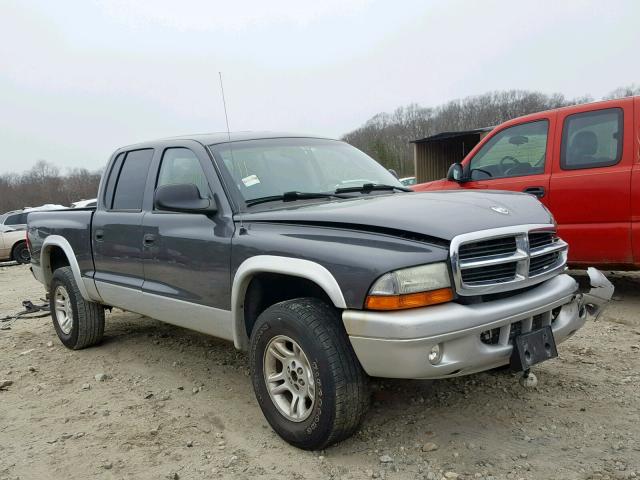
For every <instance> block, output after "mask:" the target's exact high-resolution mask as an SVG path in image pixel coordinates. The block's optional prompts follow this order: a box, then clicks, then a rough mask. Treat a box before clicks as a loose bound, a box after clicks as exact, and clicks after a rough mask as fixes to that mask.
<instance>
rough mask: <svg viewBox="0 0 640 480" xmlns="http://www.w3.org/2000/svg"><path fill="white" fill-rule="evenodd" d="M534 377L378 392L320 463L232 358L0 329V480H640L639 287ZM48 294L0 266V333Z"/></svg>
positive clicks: (158, 326)
mask: <svg viewBox="0 0 640 480" xmlns="http://www.w3.org/2000/svg"><path fill="white" fill-rule="evenodd" d="M610 278H612V280H613V281H614V283H615V284H616V288H617V290H616V294H615V297H614V302H613V303H612V305H611V307H610V308H609V310H607V312H606V313H605V315H604V317H603V318H601V319H600V320H598V321H597V322H591V321H590V322H589V323H588V324H587V326H586V327H585V328H584V329H582V330H581V331H580V332H579V333H578V334H577V335H576V336H575V337H574V338H572V339H570V340H569V341H567V342H566V343H564V344H562V345H561V346H560V347H559V353H560V356H559V358H557V359H554V360H552V361H549V362H546V363H544V364H541V365H539V366H537V367H536V368H535V370H534V371H535V373H536V374H537V376H538V379H539V384H538V387H537V388H535V389H524V388H523V387H521V386H520V385H519V384H518V382H517V376H514V375H513V374H510V373H506V372H502V373H499V372H495V373H483V374H478V375H473V376H470V377H463V378H457V379H449V380H440V381H375V382H373V393H372V408H371V410H370V412H369V414H368V415H367V417H366V419H365V421H364V424H363V425H362V428H361V430H360V432H359V433H358V434H356V435H355V436H354V437H353V438H351V439H349V440H347V441H345V442H343V443H341V444H340V445H337V446H334V447H332V448H329V449H327V450H326V451H323V452H304V451H300V450H297V449H295V448H293V447H290V446H289V445H287V444H286V443H284V442H283V441H281V440H280V439H279V438H278V437H277V436H276V435H275V434H274V433H273V432H272V431H271V429H270V428H269V427H268V425H267V423H266V421H265V420H264V418H263V417H262V414H261V412H260V409H259V408H258V405H257V403H256V401H255V399H254V396H253V393H252V390H251V385H250V379H249V377H248V368H247V359H246V357H245V355H244V354H242V353H239V352H236V351H235V350H234V348H233V346H232V345H231V344H228V343H225V342H222V341H219V340H216V339H214V338H211V337H207V336H205V335H201V334H197V333H192V332H189V331H187V330H184V329H181V328H177V327H172V326H169V325H164V324H162V323H159V322H157V321H154V320H151V319H148V318H145V317H141V316H139V315H135V314H131V313H125V312H122V311H119V310H114V311H113V313H110V314H107V327H106V332H105V339H104V341H103V343H102V345H100V346H99V347H95V348H90V349H86V350H81V351H69V350H67V349H65V348H64V347H63V346H62V344H61V343H60V342H59V341H58V339H57V337H56V335H55V332H54V329H53V326H52V325H51V320H50V318H49V317H46V318H39V319H20V320H17V321H15V322H5V323H2V324H1V325H0V327H1V328H4V329H3V330H0V385H5V384H6V383H9V382H12V383H11V384H10V385H6V386H5V387H3V388H1V389H0V479H17V478H20V479H40V478H43V479H44V478H54V479H58V478H65V479H79V478H87V477H97V478H104V479H112V478H113V479H129V478H131V479H133V478H135V479H147V478H149V479H164V478H169V479H178V478H179V479H192V478H193V479H200V478H232V479H250V478H265V479H283V478H285V479H295V480H301V479H316V478H318V479H332V478H335V479H361V478H388V479H405V478H418V479H422V478H426V479H437V480H440V479H442V478H446V479H455V478H458V479H467V478H484V479H492V478H493V479H521V478H523V479H551V478H553V479H607V478H611V479H626V478H640V386H639V385H640V319H639V318H638V315H637V312H640V288H638V287H640V276H638V275H637V274H614V275H611V276H610ZM43 293H44V292H43V289H42V287H41V286H40V285H39V284H38V283H37V282H36V281H35V280H34V279H33V278H32V277H31V274H30V273H29V270H28V268H27V267H25V266H17V265H10V264H4V265H0V317H3V316H4V315H7V314H10V313H12V312H16V311H18V310H20V302H21V301H22V300H23V299H31V300H34V302H35V301H36V300H37V299H39V298H40V297H42V296H43Z"/></svg>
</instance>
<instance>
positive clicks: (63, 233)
mask: <svg viewBox="0 0 640 480" xmlns="http://www.w3.org/2000/svg"><path fill="white" fill-rule="evenodd" d="M94 213H95V207H91V208H75V209H67V210H48V211H38V212H31V213H29V218H28V225H29V226H28V239H29V243H30V249H31V263H32V264H33V265H36V266H40V253H41V251H42V246H43V245H44V242H45V240H46V239H47V238H48V237H50V236H52V235H57V236H60V237H63V238H64V239H65V240H66V241H67V242H68V243H69V244H70V245H71V247H72V249H73V252H74V253H75V256H76V259H77V260H78V265H79V267H80V272H81V274H82V276H92V275H93V271H94V265H93V255H92V249H91V222H92V220H93V214H94Z"/></svg>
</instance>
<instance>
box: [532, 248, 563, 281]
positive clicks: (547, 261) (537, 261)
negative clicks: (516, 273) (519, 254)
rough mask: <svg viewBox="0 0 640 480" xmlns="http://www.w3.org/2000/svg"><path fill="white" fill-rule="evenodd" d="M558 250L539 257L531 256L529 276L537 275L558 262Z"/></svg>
mask: <svg viewBox="0 0 640 480" xmlns="http://www.w3.org/2000/svg"><path fill="white" fill-rule="evenodd" d="M559 257H560V252H551V253H547V254H546V255H541V256H539V257H533V258H532V259H531V260H530V262H529V276H531V277H532V276H534V275H539V274H541V273H544V272H545V271H546V270H548V269H550V268H553V266H554V265H556V264H557V263H558V258H559Z"/></svg>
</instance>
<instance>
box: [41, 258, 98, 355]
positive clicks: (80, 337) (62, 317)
mask: <svg viewBox="0 0 640 480" xmlns="http://www.w3.org/2000/svg"><path fill="white" fill-rule="evenodd" d="M49 308H50V311H51V318H52V319H53V327H54V328H55V329H56V333H57V334H58V338H59V339H60V341H61V342H62V343H63V344H64V346H65V347H67V348H70V349H72V350H80V349H81V348H86V347H90V346H92V345H95V344H97V343H99V342H100V340H102V336H103V334H104V308H103V307H102V305H99V304H97V303H94V302H88V301H87V300H85V299H84V298H82V295H81V294H80V289H79V288H78V285H77V283H76V280H75V277H74V276H73V271H72V270H71V267H63V268H58V269H57V270H56V271H55V272H54V273H53V278H52V279H51V289H50V291H49Z"/></svg>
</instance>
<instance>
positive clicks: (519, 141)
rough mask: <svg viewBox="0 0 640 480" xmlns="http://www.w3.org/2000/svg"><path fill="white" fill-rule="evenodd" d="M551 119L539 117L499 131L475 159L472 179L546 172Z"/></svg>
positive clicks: (472, 161)
mask: <svg viewBox="0 0 640 480" xmlns="http://www.w3.org/2000/svg"><path fill="white" fill-rule="evenodd" d="M548 130H549V122H548V121H547V120H538V121H535V122H529V123H525V124H522V125H515V126H513V127H509V128H506V129H504V130H502V131H501V132H498V133H497V134H495V135H494V136H493V137H491V139H489V141H488V142H487V143H485V144H484V145H483V146H482V148H480V150H479V151H478V152H477V153H476V154H475V156H474V157H473V158H472V159H471V163H470V166H469V167H470V173H471V179H472V180H487V179H491V178H507V177H521V176H525V175H535V174H540V173H544V164H545V159H546V152H547V134H548Z"/></svg>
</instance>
